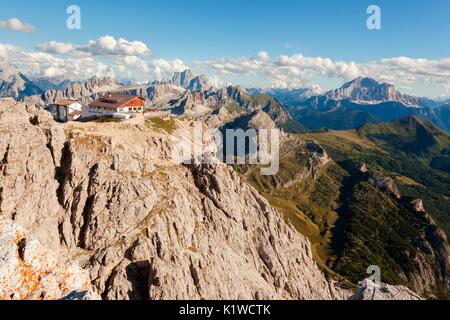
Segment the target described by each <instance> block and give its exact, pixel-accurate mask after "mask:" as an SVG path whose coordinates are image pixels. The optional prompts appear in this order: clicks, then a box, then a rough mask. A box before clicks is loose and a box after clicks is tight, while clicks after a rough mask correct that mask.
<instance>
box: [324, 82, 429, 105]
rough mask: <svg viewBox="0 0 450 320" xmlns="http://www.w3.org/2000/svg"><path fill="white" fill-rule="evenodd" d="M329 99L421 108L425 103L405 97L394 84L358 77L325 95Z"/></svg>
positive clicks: (411, 97) (419, 99) (415, 98)
mask: <svg viewBox="0 0 450 320" xmlns="http://www.w3.org/2000/svg"><path fill="white" fill-rule="evenodd" d="M325 96H326V97H327V98H328V99H333V100H344V99H347V100H351V101H353V102H356V103H365V104H375V103H381V102H389V101H395V102H399V103H402V104H405V105H408V106H415V107H419V106H422V105H423V103H424V102H425V101H424V100H423V99H422V98H418V97H413V96H409V95H404V94H402V93H400V92H399V91H397V90H396V89H395V87H394V86H393V85H392V84H389V83H379V82H378V81H376V80H375V79H372V78H368V77H358V78H356V79H354V80H352V81H350V82H347V83H345V84H344V85H343V86H342V87H340V88H338V89H336V90H332V91H329V92H327V93H326V94H325Z"/></svg>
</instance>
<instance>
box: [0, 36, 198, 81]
mask: <svg viewBox="0 0 450 320" xmlns="http://www.w3.org/2000/svg"><path fill="white" fill-rule="evenodd" d="M111 48H113V47H112V46H111V47H110V49H111ZM71 49H72V46H71V45H70V44H65V43H58V42H54V41H52V42H49V43H48V45H47V46H45V50H42V51H37V52H31V53H27V52H23V51H22V50H21V49H20V48H18V47H16V46H14V45H11V44H2V43H0V58H1V59H2V60H5V61H7V62H9V63H11V64H14V65H16V66H17V67H18V69H19V70H20V71H21V72H23V73H24V74H26V75H27V76H29V77H32V78H39V77H56V76H65V77H67V78H69V79H86V78H89V77H91V76H94V75H97V76H106V75H108V76H112V77H115V78H117V79H121V80H122V79H133V80H138V81H139V80H140V81H144V82H147V81H149V80H155V79H157V80H161V79H167V78H169V77H171V76H172V74H173V73H174V72H179V71H183V70H185V69H188V68H189V67H188V66H187V65H186V64H185V63H184V62H183V61H182V60H180V59H174V60H164V59H152V60H149V61H146V60H144V59H142V58H141V57H139V56H136V55H112V56H106V57H102V56H94V55H86V54H83V52H81V51H77V54H74V53H73V51H71ZM127 52H132V51H127ZM138 52H139V51H138ZM69 53H70V54H69ZM61 55H62V56H61Z"/></svg>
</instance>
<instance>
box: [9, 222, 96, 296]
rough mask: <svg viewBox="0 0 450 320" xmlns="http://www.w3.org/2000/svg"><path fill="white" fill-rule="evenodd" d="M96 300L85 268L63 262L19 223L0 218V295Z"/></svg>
mask: <svg viewBox="0 0 450 320" xmlns="http://www.w3.org/2000/svg"><path fill="white" fill-rule="evenodd" d="M80 293H83V295H82V296H83V300H99V299H100V296H99V295H98V294H95V293H94V292H93V291H92V286H91V283H90V279H89V274H88V272H87V271H85V270H83V269H81V268H80V267H79V266H78V265H75V264H66V263H64V262H62V263H61V261H60V260H59V259H58V256H57V255H55V253H54V252H52V251H51V250H48V249H46V248H44V247H43V246H42V245H41V243H40V242H39V241H38V240H36V239H35V238H33V237H32V236H29V235H28V234H27V232H26V230H24V229H23V228H22V227H20V226H18V225H16V224H14V223H13V222H11V221H10V220H4V219H0V299H1V300H25V299H27V300H42V299H45V300H55V299H63V298H64V297H66V296H71V297H72V300H79V299H81V296H80Z"/></svg>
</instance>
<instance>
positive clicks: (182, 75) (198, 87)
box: [170, 69, 212, 91]
mask: <svg viewBox="0 0 450 320" xmlns="http://www.w3.org/2000/svg"><path fill="white" fill-rule="evenodd" d="M170 83H171V84H173V85H176V86H179V87H181V88H184V89H187V90H189V91H205V90H209V89H211V87H212V86H211V85H210V84H209V83H208V79H207V78H206V77H205V76H204V75H199V76H198V75H196V74H195V73H194V72H193V71H192V70H190V69H187V70H184V71H182V72H175V73H174V74H173V76H172V79H171V80H170Z"/></svg>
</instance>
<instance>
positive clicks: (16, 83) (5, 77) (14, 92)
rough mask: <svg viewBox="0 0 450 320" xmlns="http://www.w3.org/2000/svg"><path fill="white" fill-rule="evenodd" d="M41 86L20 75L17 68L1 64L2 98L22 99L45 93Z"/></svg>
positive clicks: (0, 86) (0, 87) (0, 91)
mask: <svg viewBox="0 0 450 320" xmlns="http://www.w3.org/2000/svg"><path fill="white" fill-rule="evenodd" d="M43 92H44V90H42V89H41V88H40V87H39V86H37V85H36V84H35V83H34V82H33V81H31V80H30V79H28V78H27V77H26V76H25V75H23V74H22V73H20V72H19V71H18V70H17V69H16V68H15V67H13V66H11V65H9V64H7V63H5V62H0V98H5V97H12V98H14V99H22V98H24V97H26V96H31V95H35V94H39V93H43Z"/></svg>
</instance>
